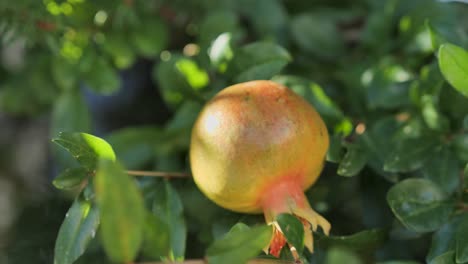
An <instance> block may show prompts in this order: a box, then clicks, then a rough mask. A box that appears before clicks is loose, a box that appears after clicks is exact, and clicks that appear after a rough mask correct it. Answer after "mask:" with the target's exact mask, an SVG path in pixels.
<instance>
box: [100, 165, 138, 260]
mask: <svg viewBox="0 0 468 264" xmlns="http://www.w3.org/2000/svg"><path fill="white" fill-rule="evenodd" d="M94 187H95V192H96V201H97V203H98V206H99V209H100V211H101V213H100V216H101V231H102V237H101V238H102V244H103V246H104V249H105V251H106V253H107V255H108V256H109V258H110V259H111V260H113V261H115V262H130V261H133V260H134V259H135V257H136V256H137V253H138V250H139V249H140V246H141V242H142V240H143V227H144V221H145V208H144V204H143V197H142V196H141V193H140V192H139V190H138V188H137V186H136V184H135V182H134V180H133V179H132V178H130V177H129V176H128V175H126V174H125V173H124V170H123V168H122V166H121V165H119V164H118V163H116V162H114V161H110V160H108V159H101V160H100V161H99V167H98V170H97V173H96V177H95V182H94Z"/></svg>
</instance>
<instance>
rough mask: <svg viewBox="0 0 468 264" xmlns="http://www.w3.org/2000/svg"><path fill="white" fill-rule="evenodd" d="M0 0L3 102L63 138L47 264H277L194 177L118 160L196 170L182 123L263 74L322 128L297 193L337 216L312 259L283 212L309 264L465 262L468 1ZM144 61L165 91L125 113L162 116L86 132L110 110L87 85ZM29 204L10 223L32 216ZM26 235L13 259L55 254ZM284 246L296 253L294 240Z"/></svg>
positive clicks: (258, 231) (263, 237)
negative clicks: (316, 116)
mask: <svg viewBox="0 0 468 264" xmlns="http://www.w3.org/2000/svg"><path fill="white" fill-rule="evenodd" d="M0 2H1V3H0V39H1V44H0V49H1V50H2V52H3V53H2V57H1V66H0V111H2V112H5V113H7V114H9V115H12V116H16V117H28V118H36V117H41V116H44V115H50V135H51V137H52V138H53V141H54V142H55V143H56V144H58V145H59V146H61V147H62V148H58V147H57V146H54V147H53V148H52V152H53V161H54V164H55V165H56V167H57V168H58V169H59V172H60V175H59V176H58V177H56V178H55V180H54V181H53V184H54V186H55V187H57V188H59V189H63V190H69V191H70V190H71V192H72V194H73V197H74V199H73V203H72V202H71V201H70V203H72V204H71V207H70V209H69V211H68V214H67V217H66V218H65V219H64V221H63V223H62V226H61V228H60V230H59V231H57V230H58V229H57V230H55V231H54V232H55V233H54V232H48V233H49V234H50V233H53V234H54V236H55V234H57V232H58V236H57V240H56V244H55V263H57V264H68V263H70V264H71V263H107V262H109V261H111V260H112V261H114V262H117V263H123V262H126V263H127V262H128V263H129V262H133V261H135V262H136V263H138V261H159V260H182V259H191V258H202V257H205V258H207V259H208V260H209V261H210V263H236V264H237V263H242V262H245V261H247V260H249V259H252V258H255V257H259V256H258V255H262V256H260V258H262V262H263V261H264V263H274V262H271V261H272V260H271V259H272V258H273V257H271V256H265V255H263V254H262V253H261V252H262V249H264V248H265V247H266V246H267V245H268V242H269V241H270V238H271V230H272V227H271V226H266V225H264V224H263V218H262V217H261V216H255V215H242V214H236V213H233V212H228V211H227V210H225V209H222V208H219V207H217V206H216V205H215V204H213V203H212V202H211V201H209V200H208V199H207V198H205V197H204V196H203V194H201V193H200V192H199V191H198V189H197V188H196V186H195V184H194V183H193V181H192V180H191V179H189V178H185V179H170V180H169V179H155V178H150V177H139V178H137V179H134V178H132V177H133V176H128V175H127V174H128V173H125V171H126V170H153V171H163V172H180V173H182V172H189V171H190V168H189V164H188V157H187V153H188V149H189V144H190V132H191V128H192V125H193V123H194V121H195V119H196V117H197V115H198V113H199V112H200V110H201V109H202V107H203V105H204V104H205V103H206V102H207V101H208V100H209V99H210V98H211V97H212V96H213V95H214V94H216V93H217V92H218V91H220V90H221V89H222V88H224V87H226V86H229V85H232V84H235V83H238V82H242V81H248V80H255V79H271V80H273V81H276V82H278V83H281V84H284V85H286V86H288V87H289V88H291V89H292V90H293V91H294V92H296V93H297V94H299V95H300V96H302V97H303V98H304V99H305V100H307V101H308V102H310V103H311V104H312V105H314V106H315V108H316V109H317V111H318V112H319V113H320V114H321V116H322V117H323V119H324V121H325V123H326V125H327V128H328V131H329V134H330V141H331V146H330V149H329V152H328V155H327V164H326V166H325V169H324V172H323V173H322V176H321V178H320V179H319V181H318V182H317V183H316V184H315V185H314V186H313V187H312V188H311V189H310V190H309V191H307V196H308V198H309V200H310V204H311V205H312V207H314V209H316V210H317V211H318V212H320V213H321V214H322V215H324V216H326V218H327V219H328V220H329V221H330V222H331V224H332V229H331V235H330V236H329V237H326V236H324V235H323V234H322V233H321V232H320V231H319V232H317V233H315V232H314V248H315V252H314V253H313V254H310V252H308V250H306V249H304V247H303V245H304V241H303V240H302V239H303V236H302V234H303V232H304V230H303V226H302V225H301V223H300V221H299V220H297V219H296V218H294V217H292V216H291V215H280V216H279V217H278V219H277V224H278V225H279V226H280V227H281V228H282V229H284V231H285V232H284V233H285V237H286V239H287V241H288V242H289V243H290V244H291V245H292V246H295V247H296V248H297V249H298V252H299V253H300V258H301V259H302V260H303V261H304V262H306V263H330V264H332V263H381V264H384V263H385V264H392V263H394V264H397V263H400V264H413V263H422V262H428V263H466V262H468V240H467V237H468V225H467V223H468V164H467V162H468V5H466V4H463V3H459V2H457V1H436V0H412V1H403V0H357V1H351V0H342V1H326V0H315V1H306V0H288V1H286V0H284V1H280V0H240V1H237V0H187V1H183V0H175V1H172V0H150V1H143V0H122V1H111V0H100V1H90V0H67V1H54V0H44V1H35V0H21V1H0ZM460 2H461V1H460ZM18 47H19V48H20V50H21V52H16V53H15V48H18ZM10 53H14V54H15V56H17V57H18V58H19V62H18V61H16V62H15V61H14V60H12V59H11V58H9V56H8V55H9V54H10ZM139 63H146V64H147V65H149V66H151V69H150V72H151V73H148V72H147V73H141V74H140V73H139V74H140V75H141V76H143V75H145V74H146V75H148V76H146V75H145V76H144V77H142V78H146V79H148V82H150V79H151V82H152V84H153V85H154V86H155V89H154V90H153V91H152V92H153V93H152V94H151V96H154V102H160V103H158V104H156V103H155V104H148V105H146V104H144V102H136V103H135V105H138V104H140V103H141V107H138V109H136V108H132V107H128V106H126V105H121V107H122V108H124V109H121V110H122V112H126V114H127V115H130V116H137V117H139V116H148V114H147V113H151V114H150V115H158V114H157V113H166V112H167V111H169V114H168V115H167V116H164V117H158V120H165V121H164V122H160V123H157V124H155V123H154V122H152V121H148V122H138V123H139V124H140V123H144V125H140V126H137V125H132V124H124V125H125V126H126V127H124V128H121V129H118V130H114V131H112V132H110V133H108V134H106V135H104V136H103V138H105V140H104V139H101V138H99V137H95V136H92V135H90V134H86V133H95V132H96V133H97V131H95V130H93V129H94V128H95V126H96V125H97V127H99V125H101V124H93V120H95V117H94V115H96V112H98V113H101V112H103V113H104V112H106V110H104V109H105V106H101V105H99V106H98V107H97V108H96V109H97V110H96V109H91V108H90V106H89V105H88V104H89V98H88V97H89V96H97V97H99V98H110V99H112V98H114V96H118V95H119V94H120V93H121V92H122V91H123V90H125V89H123V88H122V87H125V85H126V83H125V81H126V80H125V78H124V76H125V75H124V74H123V73H125V72H126V70H128V69H132V67H136V65H139ZM137 88H138V87H131V88H130V89H137ZM158 95H159V96H160V97H161V98H162V99H160V98H157V96H158ZM124 96H125V95H124ZM158 100H159V101H158ZM161 100H162V101H161ZM148 101H150V102H151V101H152V99H149V100H148ZM101 107H102V108H101ZM159 109H163V110H161V111H159ZM91 110H93V111H91ZM119 118H120V116H119ZM119 127H120V126H119ZM99 132H101V131H99ZM8 151H9V150H2V151H1V154H2V156H3V155H5V156H9V155H10V153H8ZM313 151H314V150H312V149H311V150H310V152H311V153H310V155H314V153H313ZM67 152H69V153H67ZM69 154H71V155H69ZM0 159H2V157H0ZM25 159H26V158H25ZM3 163H4V161H3V160H0V164H3ZM120 164H122V165H120ZM167 177H168V178H170V176H167ZM41 208H42V207H41ZM41 210H42V209H41ZM48 210H50V208H49V209H48ZM24 215H26V216H23V217H21V218H20V219H19V220H18V223H19V224H29V222H30V221H31V219H26V218H30V217H29V216H28V215H27V214H26V213H25V214H24ZM46 216H48V215H47V214H46V215H45V216H43V217H44V218H40V219H39V220H40V221H38V222H39V223H41V224H42V221H46V220H45V218H46ZM50 217H53V219H52V223H58V221H59V220H60V221H61V220H62V219H63V215H62V216H61V218H57V217H58V216H56V215H54V214H50ZM243 223H245V224H243ZM54 226H57V228H58V224H55V225H54ZM25 230H27V231H25V232H30V233H31V236H29V238H28V239H29V240H31V241H28V243H26V242H25V241H24V239H23V238H24V237H26V235H24V234H23V233H22V232H19V233H18V237H19V238H21V239H23V241H22V242H21V243H17V246H16V247H14V246H12V249H11V250H10V249H9V251H8V252H7V253H8V255H9V259H11V260H12V261H13V263H26V262H28V261H29V262H30V261H31V259H32V258H31V257H29V255H25V256H22V254H23V253H24V252H28V251H29V252H32V253H34V254H35V255H38V256H39V252H37V251H44V252H45V253H44V255H43V256H42V255H41V256H40V257H38V258H35V259H34V260H37V263H51V261H52V257H51V256H50V255H51V252H52V250H53V249H52V248H53V246H51V245H52V243H51V241H49V240H51V239H49V237H48V236H47V237H46V238H45V240H44V247H46V246H48V248H47V249H46V250H42V247H37V245H36V244H37V243H41V239H42V235H43V232H44V231H43V230H36V229H33V228H27V229H25ZM305 231H306V232H307V230H305ZM96 232H97V235H96ZM350 234H351V235H350ZM29 243H30V244H29ZM33 247H34V249H32V248H33ZM37 248H39V249H37ZM26 256H28V257H29V258H28V259H27V260H26V258H27V257H26ZM280 259H282V260H286V261H292V259H293V256H292V255H291V253H290V252H289V251H288V247H286V249H283V251H282V254H281V257H280ZM1 260H2V252H0V261H1Z"/></svg>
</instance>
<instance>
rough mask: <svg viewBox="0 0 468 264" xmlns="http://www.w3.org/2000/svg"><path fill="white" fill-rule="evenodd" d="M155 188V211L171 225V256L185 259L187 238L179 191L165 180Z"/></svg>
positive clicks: (176, 258) (175, 258)
mask: <svg viewBox="0 0 468 264" xmlns="http://www.w3.org/2000/svg"><path fill="white" fill-rule="evenodd" d="M155 189H156V190H157V191H156V192H155V197H154V202H153V213H154V214H155V215H156V216H158V217H159V218H160V219H162V220H163V221H164V222H165V223H166V224H167V225H168V227H169V237H170V246H171V247H170V249H171V252H170V256H171V258H172V260H179V259H183V257H184V254H185V244H186V239H187V226H186V224H185V218H184V214H183V213H184V212H183V205H182V201H181V199H180V197H179V194H178V193H177V191H176V190H175V189H174V188H173V187H172V186H171V184H170V183H169V181H167V180H165V181H164V182H163V183H160V184H158V185H157V186H156V187H155Z"/></svg>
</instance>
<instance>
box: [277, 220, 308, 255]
mask: <svg viewBox="0 0 468 264" xmlns="http://www.w3.org/2000/svg"><path fill="white" fill-rule="evenodd" d="M276 221H277V222H278V225H279V226H280V228H281V231H282V232H283V234H284V236H285V237H286V240H287V241H288V243H289V244H290V245H292V246H294V247H295V248H296V250H297V251H298V252H299V254H301V253H302V251H303V250H304V225H303V224H302V223H301V221H299V219H297V218H296V217H294V216H292V215H290V214H280V215H278V217H276ZM307 231H308V232H311V231H310V230H307Z"/></svg>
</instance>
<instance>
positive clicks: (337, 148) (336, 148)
mask: <svg viewBox="0 0 468 264" xmlns="http://www.w3.org/2000/svg"><path fill="white" fill-rule="evenodd" d="M341 140H342V138H341V135H332V136H331V137H330V147H329V148H328V152H327V161H329V162H333V163H339V162H340V161H341V159H342V158H343V148H342V147H341Z"/></svg>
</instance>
